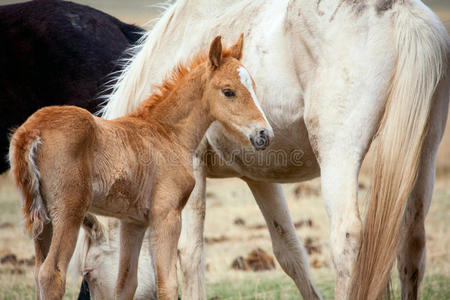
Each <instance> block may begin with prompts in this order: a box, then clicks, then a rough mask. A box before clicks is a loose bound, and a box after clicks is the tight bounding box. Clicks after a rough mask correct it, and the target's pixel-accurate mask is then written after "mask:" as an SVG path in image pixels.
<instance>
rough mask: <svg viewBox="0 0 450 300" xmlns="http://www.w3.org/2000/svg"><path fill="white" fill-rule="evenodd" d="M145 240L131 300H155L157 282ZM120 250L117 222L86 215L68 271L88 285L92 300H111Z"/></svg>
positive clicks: (145, 240)
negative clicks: (136, 284) (135, 286)
mask: <svg viewBox="0 0 450 300" xmlns="http://www.w3.org/2000/svg"><path fill="white" fill-rule="evenodd" d="M149 245H150V239H149V236H146V238H145V239H144V243H143V245H142V249H141V254H140V258H139V267H138V278H139V286H138V288H137V290H136V294H135V296H134V299H156V279H155V273H154V270H153V263H152V258H151V253H150V247H149ZM119 249H120V235H119V222H118V221H117V220H115V219H113V218H105V217H95V216H94V215H92V214H87V215H86V217H85V218H84V221H83V225H82V231H81V232H80V234H79V236H78V241H77V246H76V248H75V251H74V254H73V257H72V260H71V262H70V270H71V273H73V274H74V275H76V276H75V278H77V277H78V276H83V279H84V280H86V281H87V283H89V292H90V297H91V299H113V298H114V287H115V284H116V279H117V273H118V269H119V266H118V263H117V262H118V261H119Z"/></svg>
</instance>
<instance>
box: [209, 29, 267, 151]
mask: <svg viewBox="0 0 450 300" xmlns="http://www.w3.org/2000/svg"><path fill="white" fill-rule="evenodd" d="M242 46H243V36H242V35H241V36H240V38H239V40H238V41H237V42H236V43H235V44H234V45H233V46H232V47H231V48H230V49H228V50H227V51H224V52H222V42H221V37H220V36H219V37H216V38H215V39H214V41H213V42H212V44H211V47H210V50H209V60H208V79H207V83H206V87H205V90H204V94H203V95H204V97H206V101H208V104H209V108H210V111H211V114H212V116H213V117H214V118H215V119H217V120H218V121H219V122H221V123H222V124H223V125H224V126H225V127H226V128H228V129H230V130H231V131H233V132H236V133H237V134H239V136H240V137H241V138H244V139H245V140H247V141H248V140H249V141H250V142H251V144H252V145H253V147H254V148H255V149H256V150H263V149H265V148H266V147H267V146H268V145H269V144H270V142H271V140H272V138H273V130H272V127H271V126H270V124H269V122H268V121H267V118H266V116H265V115H264V112H263V111H262V109H261V106H260V105H259V103H258V99H257V97H256V94H255V91H254V81H253V79H252V78H251V76H250V74H249V73H248V71H247V70H246V69H245V67H244V66H243V65H242V64H241V62H240V61H239V60H240V59H241V57H242Z"/></svg>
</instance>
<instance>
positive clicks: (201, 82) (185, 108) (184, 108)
mask: <svg viewBox="0 0 450 300" xmlns="http://www.w3.org/2000/svg"><path fill="white" fill-rule="evenodd" d="M205 71H206V64H202V65H199V66H197V67H196V68H195V69H193V70H191V71H190V72H189V73H188V74H186V75H184V76H182V77H181V78H179V79H178V80H176V85H175V86H174V87H173V88H171V89H170V90H166V91H163V92H162V96H160V97H159V96H156V99H155V96H154V95H152V96H150V98H149V99H148V100H146V101H144V102H143V103H142V104H141V105H140V106H139V108H138V109H137V111H136V112H135V113H133V114H132V115H131V116H133V117H137V118H139V119H142V120H144V121H146V122H149V123H151V124H153V125H156V126H158V127H159V128H160V130H161V131H162V132H164V134H165V135H167V137H168V138H169V139H170V140H171V141H173V142H175V143H176V144H178V145H182V146H183V147H184V148H185V149H186V150H187V151H189V152H191V153H193V152H194V151H195V149H196V148H197V147H198V145H199V143H200V142H201V140H202V138H203V136H204V135H205V132H206V130H207V129H208V127H209V125H210V124H211V123H212V122H213V119H212V117H211V115H210V112H209V107H208V105H207V103H206V101H204V99H203V91H204V86H205V83H206V79H205V78H206V77H205V76H204V74H205Z"/></svg>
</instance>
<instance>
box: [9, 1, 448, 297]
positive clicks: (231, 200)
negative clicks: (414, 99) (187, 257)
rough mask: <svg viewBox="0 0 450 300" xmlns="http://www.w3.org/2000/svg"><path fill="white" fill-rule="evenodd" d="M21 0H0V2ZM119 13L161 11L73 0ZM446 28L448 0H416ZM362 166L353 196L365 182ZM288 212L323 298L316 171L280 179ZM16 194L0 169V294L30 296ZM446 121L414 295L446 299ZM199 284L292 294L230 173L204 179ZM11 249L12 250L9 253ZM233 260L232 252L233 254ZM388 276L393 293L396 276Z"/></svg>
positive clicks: (223, 293)
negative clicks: (259, 254)
mask: <svg viewBox="0 0 450 300" xmlns="http://www.w3.org/2000/svg"><path fill="white" fill-rule="evenodd" d="M17 2H24V1H11V0H0V4H1V5H4V4H11V3H17ZM73 2H77V3H80V4H85V5H89V6H92V7H94V8H97V9H99V10H102V11H104V12H106V13H108V14H111V15H113V16H115V17H117V18H119V19H120V20H122V21H124V22H127V23H132V24H135V25H138V26H143V27H144V28H146V29H150V28H151V26H152V22H149V21H151V20H152V19H154V18H156V17H158V16H159V15H160V14H161V12H162V11H163V10H162V9H161V8H159V7H158V5H157V4H158V3H161V1H155V0H127V1H123V0H97V1H89V0H80V1H73ZM424 2H425V4H427V5H428V6H430V7H431V9H432V10H434V11H435V13H436V14H437V15H438V16H439V17H440V19H441V20H442V21H443V22H444V24H445V25H446V27H447V30H449V29H450V1H449V0H430V1H424ZM369 174H370V170H369V168H367V167H365V168H364V170H363V172H362V174H361V176H360V177H361V178H360V185H359V186H360V196H359V198H364V194H365V192H366V190H367V188H368V185H369V184H370V176H369ZM284 189H285V192H286V197H287V200H288V204H289V208H290V211H291V214H292V218H293V220H294V222H295V225H296V228H297V231H298V234H299V236H300V238H301V239H302V240H303V241H304V243H305V244H306V248H307V250H308V253H309V259H310V264H311V269H312V276H313V279H314V281H315V282H316V283H317V285H318V286H319V289H320V291H321V292H322V294H323V296H324V298H325V299H331V298H332V297H333V280H334V274H333V271H332V263H331V260H330V254H329V246H328V219H327V215H326V212H325V209H324V207H323V204H322V200H321V193H320V181H319V180H318V179H315V180H312V181H309V182H305V183H298V184H286V185H284ZM20 206H21V202H20V199H19V196H18V194H17V192H16V189H15V187H14V186H13V185H12V183H11V180H10V178H9V176H8V174H3V175H1V176H0V259H1V261H0V299H32V298H33V295H34V279H33V267H32V265H33V255H34V249H33V245H32V242H31V240H30V239H29V238H28V237H27V236H25V235H24V234H23V231H22V228H21V214H20ZM449 224H450V125H449V124H447V130H446V132H445V136H444V139H443V141H442V144H441V147H440V150H439V155H438V163H437V178H436V185H435V192H434V197H433V202H432V205H431V208H430V212H429V214H428V218H427V223H426V226H427V248H428V257H427V272H426V278H425V280H424V284H423V286H422V289H421V298H422V299H450V251H449V250H448V249H450V235H449V234H448V232H449ZM205 228H206V233H205V236H206V251H207V258H206V262H207V266H206V267H207V273H206V280H207V291H208V298H209V299H298V298H299V294H298V292H297V289H296V287H295V285H294V283H293V282H292V281H291V280H290V279H289V278H288V277H287V276H286V275H285V274H284V272H283V271H282V270H281V268H280V266H279V265H278V264H277V263H276V261H275V265H274V268H272V267H271V259H272V258H271V257H273V253H272V246H271V242H270V238H269V233H268V230H267V229H266V227H265V224H264V220H263V218H262V216H261V213H260V212H259V209H258V207H257V205H256V203H255V201H254V200H253V197H252V195H251V193H250V191H249V189H248V188H247V186H246V185H245V184H244V183H243V182H241V181H240V180H238V179H225V180H223V179H215V180H208V185H207V213H206V227H205ZM258 249H262V250H263V251H264V252H266V253H267V254H268V255H269V256H268V258H267V260H268V262H267V265H268V266H269V267H268V268H269V270H263V271H257V272H255V271H254V270H252V269H251V268H249V269H248V268H247V270H239V268H240V267H239V263H236V259H238V258H239V257H242V259H244V260H245V259H246V258H247V256H248V254H249V253H250V252H252V251H253V250H258ZM12 257H15V259H13V258H12ZM237 261H238V262H239V259H238V260H237ZM396 277H397V276H396V275H394V276H393V278H394V279H393V286H394V290H395V291H396V296H395V298H399V294H398V285H399V284H398V281H397V279H396ZM67 291H68V292H67V295H66V299H76V298H77V293H78V285H77V284H74V285H71V286H69V287H68V289H67Z"/></svg>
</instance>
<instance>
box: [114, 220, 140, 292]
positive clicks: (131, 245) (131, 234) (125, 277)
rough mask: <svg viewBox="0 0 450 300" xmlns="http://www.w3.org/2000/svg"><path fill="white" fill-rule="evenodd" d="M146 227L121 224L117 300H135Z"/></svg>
mask: <svg viewBox="0 0 450 300" xmlns="http://www.w3.org/2000/svg"><path fill="white" fill-rule="evenodd" d="M145 229H146V226H143V225H139V224H135V223H130V222H127V221H121V222H120V263H119V274H118V277H117V282H116V289H115V298H116V299H133V297H134V293H135V292H136V288H137V284H138V282H137V271H138V260H139V252H140V251H141V246H142V240H143V238H144V233H145Z"/></svg>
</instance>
